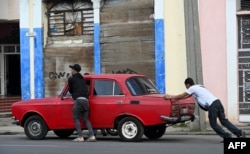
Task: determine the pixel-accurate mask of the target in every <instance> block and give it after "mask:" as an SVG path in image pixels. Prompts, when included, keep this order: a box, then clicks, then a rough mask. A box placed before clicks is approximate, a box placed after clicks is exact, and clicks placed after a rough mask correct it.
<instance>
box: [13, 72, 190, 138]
mask: <svg viewBox="0 0 250 154" xmlns="http://www.w3.org/2000/svg"><path fill="white" fill-rule="evenodd" d="M84 78H85V79H86V81H87V84H88V85H89V97H88V99H89V103H90V113H89V117H90V121H91V123H92V126H93V128H94V129H100V130H106V131H107V132H108V133H109V134H111V135H119V137H120V139H121V141H127V142H131V141H140V140H141V138H142V136H143V135H145V136H146V137H147V138H149V139H158V138H160V137H162V136H163V135H164V133H165V130H166V127H167V125H169V124H170V125H171V124H176V123H182V122H185V121H193V120H194V109H195V101H194V99H193V98H192V97H190V98H186V99H182V100H178V101H177V100H164V99H163V95H164V94H161V93H159V91H158V90H157V88H156V87H155V85H154V84H153V83H152V81H151V80H150V79H149V78H148V77H146V76H144V75H139V74H99V75H85V76H84ZM73 103H74V101H73V99H72V98H71V95H70V94H69V92H68V85H67V84H66V85H65V87H64V88H63V89H62V92H61V94H60V95H59V96H56V97H51V98H41V99H31V100H23V101H19V102H16V103H14V104H13V105H12V107H11V110H12V115H13V119H14V122H13V123H15V124H17V125H20V126H21V127H24V132H25V134H26V136H27V137H28V138H30V139H34V140H39V139H43V138H44V137H46V135H47V133H48V131H54V133H55V134H56V135H57V136H59V137H64V138H65V137H69V136H70V135H72V134H73V132H74V130H75V127H74V122H73V118H72V107H73ZM82 129H83V130H85V129H86V127H85V125H84V123H82Z"/></svg>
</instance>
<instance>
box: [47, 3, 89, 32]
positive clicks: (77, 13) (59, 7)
mask: <svg viewBox="0 0 250 154" xmlns="http://www.w3.org/2000/svg"><path fill="white" fill-rule="evenodd" d="M47 15H48V35H49V36H74V35H93V32H94V26H93V25H94V13H93V7H92V3H91V2H86V1H79V0H72V1H66V0H62V1H59V2H57V3H55V4H53V5H52V6H51V7H50V9H49V10H48V13H47Z"/></svg>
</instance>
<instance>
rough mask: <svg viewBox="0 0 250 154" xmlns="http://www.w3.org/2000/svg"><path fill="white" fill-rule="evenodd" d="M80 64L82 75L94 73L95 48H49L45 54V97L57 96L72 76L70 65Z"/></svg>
mask: <svg viewBox="0 0 250 154" xmlns="http://www.w3.org/2000/svg"><path fill="white" fill-rule="evenodd" d="M75 63H78V64H80V65H81V67H82V71H81V73H82V74H83V73H86V72H89V73H92V72H93V47H92V46H89V47H56V48H55V47H47V48H46V49H45V52H44V79H45V86H44V89H45V96H56V95H58V94H59V93H60V91H61V89H62V88H63V86H64V85H65V83H66V82H67V79H68V77H69V76H70V75H71V74H70V73H71V69H70V68H69V65H71V64H75Z"/></svg>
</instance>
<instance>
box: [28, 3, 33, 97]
mask: <svg viewBox="0 0 250 154" xmlns="http://www.w3.org/2000/svg"><path fill="white" fill-rule="evenodd" d="M33 5H34V4H33V0H29V33H28V34H26V35H27V36H28V37H29V38H30V99H34V98H35V83H34V78H35V77H34V37H35V33H34V31H33Z"/></svg>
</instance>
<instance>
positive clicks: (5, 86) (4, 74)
mask: <svg viewBox="0 0 250 154" xmlns="http://www.w3.org/2000/svg"><path fill="white" fill-rule="evenodd" d="M1 49H2V52H0V77H1V78H0V95H1V96H21V71H20V53H19V51H18V50H19V45H18V46H17V45H13V46H12V45H11V46H10V45H1Z"/></svg>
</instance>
